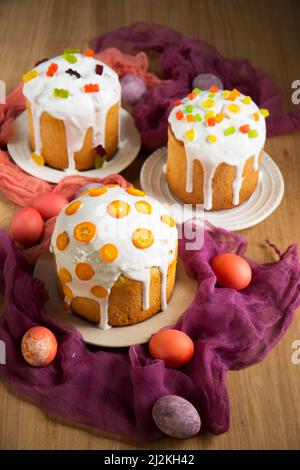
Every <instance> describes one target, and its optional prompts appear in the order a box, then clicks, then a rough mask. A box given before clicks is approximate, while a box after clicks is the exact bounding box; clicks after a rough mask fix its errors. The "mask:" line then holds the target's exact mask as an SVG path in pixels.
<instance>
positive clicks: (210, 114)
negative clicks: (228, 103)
mask: <svg viewBox="0 0 300 470" xmlns="http://www.w3.org/2000/svg"><path fill="white" fill-rule="evenodd" d="M213 117H215V112H214V111H208V112H207V113H206V114H205V119H209V118H213Z"/></svg>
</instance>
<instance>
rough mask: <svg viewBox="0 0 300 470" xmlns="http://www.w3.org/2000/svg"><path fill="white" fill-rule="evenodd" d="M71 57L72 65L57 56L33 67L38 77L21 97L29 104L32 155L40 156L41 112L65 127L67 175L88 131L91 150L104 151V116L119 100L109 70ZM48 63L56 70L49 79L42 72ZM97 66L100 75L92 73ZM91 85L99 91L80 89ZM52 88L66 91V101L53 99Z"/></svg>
mask: <svg viewBox="0 0 300 470" xmlns="http://www.w3.org/2000/svg"><path fill="white" fill-rule="evenodd" d="M72 55H73V56H75V57H76V59H77V61H76V63H73V64H72V63H69V62H68V61H67V60H66V59H64V58H63V56H58V57H54V58H53V59H50V60H47V61H46V62H43V63H41V64H39V65H37V66H36V67H35V68H34V69H33V71H34V72H35V71H37V72H38V76H37V77H35V78H33V79H31V80H30V81H27V82H26V83H24V86H23V93H24V95H25V97H26V98H27V99H28V101H29V102H30V104H31V112H32V118H33V128H34V138H35V153H36V154H38V155H42V152H43V149H42V147H41V128H40V120H41V116H42V114H43V112H47V113H49V114H50V115H51V116H53V117H54V118H56V119H60V120H62V121H64V123H65V130H66V141H67V151H68V159H69V167H68V169H67V171H69V172H72V170H74V168H75V161H74V154H75V153H76V152H78V151H79V150H80V149H81V148H82V145H83V142H84V138H85V135H86V131H87V130H88V129H89V128H92V130H93V138H92V143H93V147H94V148H95V147H97V146H98V145H102V146H103V147H104V143H105V123H106V114H107V112H108V110H109V109H110V107H111V106H113V105H114V104H116V103H118V102H120V99H121V88H120V83H119V79H118V75H117V74H116V73H115V72H114V71H113V70H112V69H111V68H110V67H108V66H107V65H105V64H104V63H103V62H101V61H99V60H95V59H94V58H93V57H86V56H84V55H81V54H78V53H75V54H72ZM52 63H55V64H57V65H58V70H57V72H55V73H54V75H53V76H52V77H49V76H47V75H46V72H47V70H48V67H49V66H50V65H51V64H52ZM97 64H98V65H102V66H103V73H102V75H99V74H97V73H96V65H97ZM68 69H72V70H74V71H75V72H78V73H79V74H80V78H77V77H76V76H74V75H70V74H69V73H66V71H67V70H68ZM30 73H31V72H30ZM91 83H92V84H98V85H99V91H98V92H93V93H85V92H84V86H85V85H86V84H91ZM55 88H58V89H64V90H68V91H69V97H68V98H59V97H55V96H53V90H54V89H55Z"/></svg>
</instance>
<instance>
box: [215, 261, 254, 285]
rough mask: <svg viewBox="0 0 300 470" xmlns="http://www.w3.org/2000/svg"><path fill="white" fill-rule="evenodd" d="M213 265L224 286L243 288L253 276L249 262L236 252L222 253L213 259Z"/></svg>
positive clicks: (219, 282) (218, 278)
mask: <svg viewBox="0 0 300 470" xmlns="http://www.w3.org/2000/svg"><path fill="white" fill-rule="evenodd" d="M211 267H212V269H213V271H214V273H215V275H216V277H217V283H218V284H219V285H220V286H222V287H228V288H231V289H236V290H241V289H244V288H245V287H247V286H248V285H249V284H250V282H251V278H252V271H251V268H250V266H249V263H248V262H247V261H246V260H245V259H244V258H242V257H241V256H239V255H236V254H234V253H221V254H220V255H216V256H214V257H213V259H212V260H211Z"/></svg>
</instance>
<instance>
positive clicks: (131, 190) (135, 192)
mask: <svg viewBox="0 0 300 470" xmlns="http://www.w3.org/2000/svg"><path fill="white" fill-rule="evenodd" d="M126 191H127V193H128V194H130V195H131V196H138V197H143V196H147V194H146V193H145V192H144V191H142V190H141V189H137V188H127V189H126Z"/></svg>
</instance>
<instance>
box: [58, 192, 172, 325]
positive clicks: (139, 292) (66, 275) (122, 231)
mask: <svg viewBox="0 0 300 470" xmlns="http://www.w3.org/2000/svg"><path fill="white" fill-rule="evenodd" d="M51 249H52V251H53V252H54V255H55V261H56V268H57V277H58V285H59V289H60V292H61V295H62V297H63V298H64V300H65V302H66V303H67V304H68V305H69V306H70V308H71V309H72V311H73V312H75V313H76V314H78V315H80V316H81V317H83V318H85V319H87V320H90V321H91V322H94V323H96V324H97V325H99V327H100V328H102V329H107V328H109V327H110V326H123V325H131V324H134V323H137V322H140V321H143V320H145V319H147V318H149V317H151V316H152V315H154V314H156V313H157V312H159V311H160V310H165V309H166V307H167V301H168V300H169V298H170V297H171V295H172V292H173V289H174V283H175V273H176V260H177V229H176V225H175V222H174V220H173V219H172V218H171V217H170V216H169V214H168V213H166V211H165V209H164V208H163V207H162V206H161V204H160V203H158V202H157V201H155V200H154V199H153V198H151V197H149V196H147V194H146V193H144V192H143V191H141V190H139V189H136V188H127V189H124V188H121V187H120V186H118V185H108V186H103V187H100V188H99V187H97V188H93V187H92V188H89V189H87V190H86V191H83V193H82V194H81V195H80V197H79V198H78V199H76V200H74V201H73V202H71V203H70V204H69V205H68V206H67V207H66V208H65V209H63V211H62V212H61V213H60V215H59V216H58V218H57V220H56V225H55V229H54V232H53V236H52V242H51Z"/></svg>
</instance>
